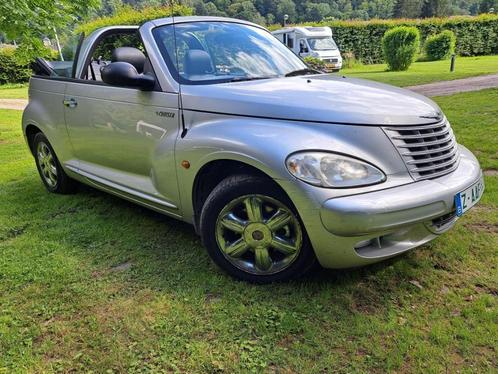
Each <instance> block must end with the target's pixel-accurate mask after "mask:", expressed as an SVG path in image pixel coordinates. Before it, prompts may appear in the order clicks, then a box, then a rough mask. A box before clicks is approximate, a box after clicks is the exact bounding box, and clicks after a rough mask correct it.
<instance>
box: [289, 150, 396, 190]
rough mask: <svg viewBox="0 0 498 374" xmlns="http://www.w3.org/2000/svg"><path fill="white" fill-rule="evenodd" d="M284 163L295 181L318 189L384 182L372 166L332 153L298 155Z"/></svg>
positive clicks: (382, 175)
mask: <svg viewBox="0 0 498 374" xmlns="http://www.w3.org/2000/svg"><path fill="white" fill-rule="evenodd" d="M285 163H286V166H287V169H288V170H289V172H290V173H291V174H292V175H294V176H295V177H296V178H299V179H301V180H302V181H304V182H307V183H310V184H313V185H315V186H321V187H339V188H340V187H359V186H366V185H370V184H376V183H381V182H384V181H385V179H386V176H385V175H384V173H383V172H382V171H380V170H379V169H377V168H376V167H375V166H372V165H370V164H367V163H366V162H363V161H360V160H358V159H355V158H352V157H348V156H343V155H339V154H334V153H327V152H298V153H294V154H292V155H290V156H289V157H288V158H287V161H286V162H285Z"/></svg>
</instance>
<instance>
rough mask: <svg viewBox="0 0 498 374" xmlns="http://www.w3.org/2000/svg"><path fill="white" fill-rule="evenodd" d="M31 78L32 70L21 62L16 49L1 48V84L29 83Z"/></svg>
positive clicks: (10, 47)
mask: <svg viewBox="0 0 498 374" xmlns="http://www.w3.org/2000/svg"><path fill="white" fill-rule="evenodd" d="M30 76H31V69H30V68H29V66H28V65H27V64H23V63H20V62H19V59H18V58H17V56H16V48H15V47H13V46H5V47H2V48H0V84H6V83H23V82H27V81H28V80H29V77H30Z"/></svg>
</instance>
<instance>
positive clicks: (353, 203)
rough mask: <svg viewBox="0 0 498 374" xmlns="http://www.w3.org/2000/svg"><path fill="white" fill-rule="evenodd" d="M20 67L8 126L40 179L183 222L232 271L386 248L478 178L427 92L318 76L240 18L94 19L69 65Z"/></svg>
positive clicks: (264, 271)
mask: <svg viewBox="0 0 498 374" xmlns="http://www.w3.org/2000/svg"><path fill="white" fill-rule="evenodd" d="M34 71H35V73H34V75H33V77H32V78H31V82H30V88H29V105H28V106H27V108H26V110H25V111H24V115H23V130H24V134H25V137H26V141H27V144H28V146H29V148H30V150H31V152H32V154H33V155H34V158H35V161H36V166H37V168H38V171H39V173H40V176H41V180H42V182H43V183H44V185H45V187H46V188H47V189H48V191H50V192H54V193H69V192H72V191H73V190H74V188H75V185H76V183H77V182H82V183H86V184H89V185H91V186H93V187H96V188H98V189H101V190H104V191H107V192H109V193H112V194H115V195H117V196H120V197H122V198H125V199H128V200H130V201H133V202H135V203H137V204H141V205H143V206H146V207H148V208H150V209H153V210H156V211H158V212H161V213H164V214H166V215H169V216H172V217H175V218H177V219H180V220H182V221H185V222H189V223H191V224H193V225H194V227H195V230H196V232H197V233H198V234H199V235H200V236H201V238H202V242H203V244H204V246H205V247H206V248H207V251H208V253H209V255H210V256H211V258H212V259H213V261H214V262H215V263H216V264H218V265H219V266H220V267H221V268H222V269H224V270H225V271H226V272H228V273H229V274H231V275H232V276H234V277H237V278H239V279H243V280H247V281H251V282H259V283H267V282H273V281H278V280H286V279H290V278H293V277H296V276H299V275H302V274H304V273H305V272H306V271H308V270H309V269H311V268H312V266H313V265H314V264H315V263H316V262H318V263H319V264H320V265H322V266H324V267H327V268H349V267H356V266H362V265H367V264H370V263H374V262H377V261H380V260H384V259H387V258H390V257H393V256H396V255H399V254H401V253H404V252H406V251H408V250H410V249H412V248H415V247H418V246H420V245H422V244H424V243H427V242H429V241H430V240H433V239H434V238H436V237H437V236H439V235H440V234H442V233H444V232H445V231H447V230H448V229H450V228H451V227H452V226H453V225H454V224H455V222H456V221H457V219H458V218H459V217H460V216H461V215H462V214H464V213H465V212H466V211H467V210H468V209H470V208H471V207H472V206H473V205H475V204H476V203H477V202H478V200H479V199H480V197H481V195H482V193H483V190H484V185H483V178H482V172H481V169H480V167H479V164H478V162H477V160H476V158H475V157H474V156H473V155H472V154H471V153H470V152H469V151H468V150H467V149H466V148H465V147H463V146H462V145H459V144H457V142H456V140H455V136H454V134H453V131H452V129H451V126H450V123H449V121H448V119H447V118H446V117H445V116H444V114H443V113H442V112H441V110H440V108H439V107H438V106H437V105H436V104H435V103H434V102H432V101H431V100H429V99H427V98H425V97H423V96H420V95H417V94H415V93H412V92H410V91H407V90H403V89H400V88H396V87H392V86H388V85H384V84H379V83H374V82H370V81H366V80H360V79H351V78H346V77H342V76H334V75H326V74H320V73H319V72H317V71H314V70H312V69H310V68H308V67H307V66H306V65H305V64H304V63H303V61H302V60H301V59H300V58H298V57H297V56H296V55H294V54H293V53H292V52H291V51H290V50H289V49H287V48H286V47H285V46H284V45H283V44H282V43H280V42H279V41H278V40H277V39H276V38H275V37H273V36H272V35H271V34H270V33H269V32H268V31H267V30H265V29H264V28H262V27H261V26H258V25H255V24H252V23H248V22H245V21H240V20H234V19H227V18H213V17H179V18H174V19H173V18H165V19H159V20H155V21H150V22H147V23H145V24H143V25H142V26H140V27H139V26H113V27H107V28H102V29H99V30H97V31H95V32H93V33H92V34H91V35H89V36H88V37H86V38H85V37H84V36H82V37H81V40H80V45H79V46H78V50H77V52H76V56H75V61H74V63H73V64H72V66H67V67H65V68H64V67H61V66H57V65H55V64H53V63H49V62H47V61H45V60H43V59H37V61H36V64H35V66H34ZM165 246H167V243H165Z"/></svg>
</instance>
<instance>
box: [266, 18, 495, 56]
mask: <svg viewBox="0 0 498 374" xmlns="http://www.w3.org/2000/svg"><path fill="white" fill-rule="evenodd" d="M305 25H309V26H311V25H314V26H330V27H331V28H332V31H333V33H334V39H335V41H336V42H337V45H338V46H339V48H340V50H341V53H347V52H351V53H353V54H354V56H355V57H356V59H357V60H359V61H361V62H362V63H364V64H376V63H381V62H383V53H382V44H381V40H382V37H383V36H384V33H385V32H386V31H387V30H389V29H391V28H393V27H397V26H414V27H416V28H417V29H418V30H419V32H420V39H421V41H422V42H425V40H426V39H427V37H429V36H430V35H433V34H437V33H440V32H441V31H443V30H451V31H453V32H454V33H455V36H456V39H457V40H456V46H455V52H456V53H457V54H459V55H461V56H479V55H492V54H498V15H496V14H482V15H480V16H477V17H471V16H456V17H450V18H448V17H446V18H426V19H389V20H379V19H374V20H371V21H327V22H321V23H308V24H305ZM271 28H272V29H277V28H280V26H278V25H275V26H272V27H271Z"/></svg>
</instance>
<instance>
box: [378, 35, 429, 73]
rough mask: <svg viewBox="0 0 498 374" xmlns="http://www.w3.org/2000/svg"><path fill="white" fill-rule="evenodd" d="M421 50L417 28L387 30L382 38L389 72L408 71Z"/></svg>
mask: <svg viewBox="0 0 498 374" xmlns="http://www.w3.org/2000/svg"><path fill="white" fill-rule="evenodd" d="M419 48H420V33H419V32H418V30H417V28H416V27H408V26H399V27H395V28H393V29H390V30H387V31H386V33H385V34H384V37H383V38H382V51H383V52H384V58H385V59H386V62H387V66H388V68H389V70H393V71H402V70H407V69H408V68H409V67H410V65H411V64H412V62H413V61H414V60H415V56H416V55H417V52H418V50H419Z"/></svg>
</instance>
